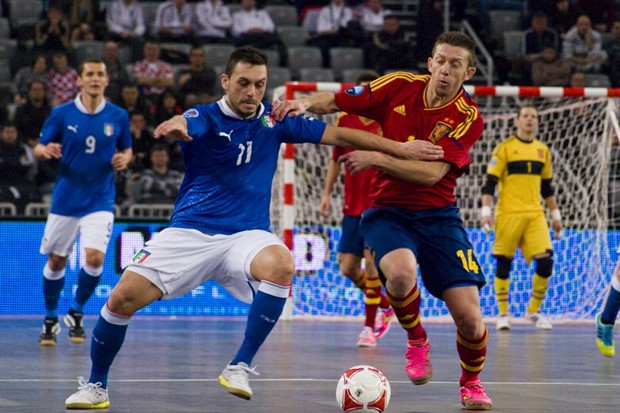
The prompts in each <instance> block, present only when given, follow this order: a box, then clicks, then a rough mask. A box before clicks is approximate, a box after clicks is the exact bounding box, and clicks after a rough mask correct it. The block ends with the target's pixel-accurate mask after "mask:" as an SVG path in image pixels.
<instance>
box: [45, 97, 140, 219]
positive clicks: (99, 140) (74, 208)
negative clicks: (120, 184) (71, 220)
mask: <svg viewBox="0 0 620 413" xmlns="http://www.w3.org/2000/svg"><path fill="white" fill-rule="evenodd" d="M50 142H56V143H60V144H62V157H61V158H60V165H59V166H58V178H57V180H56V185H55V186H54V194H53V196H52V206H51V208H50V212H51V213H54V214H58V215H65V216H72V217H82V216H84V215H87V214H90V213H92V212H97V211H113V210H114V200H115V198H116V187H115V185H114V170H113V168H112V156H114V153H115V152H116V150H117V149H118V150H119V151H123V150H125V149H128V148H131V133H130V131H129V116H128V115H127V111H125V110H124V109H122V108H120V107H118V106H116V105H113V104H111V103H109V102H106V101H103V102H102V103H101V105H99V107H97V109H96V110H95V112H94V113H92V114H91V113H88V111H87V110H86V108H85V107H84V105H83V104H82V102H81V100H80V96H79V95H78V97H76V98H75V100H73V101H72V102H67V103H65V104H63V105H61V106H58V107H56V108H54V109H53V110H52V113H51V114H50V116H49V117H48V118H47V119H46V120H45V123H44V124H43V127H42V128H41V134H40V138H39V143H41V144H43V145H47V144H48V143H50Z"/></svg>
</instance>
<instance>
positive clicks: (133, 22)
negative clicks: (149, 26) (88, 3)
mask: <svg viewBox="0 0 620 413" xmlns="http://www.w3.org/2000/svg"><path fill="white" fill-rule="evenodd" d="M106 27H107V32H108V33H107V36H108V39H110V40H114V41H117V42H121V43H122V44H126V45H128V46H129V47H131V55H132V60H133V61H135V60H138V59H139V58H140V54H141V53H142V37H143V36H144V34H145V33H146V23H145V22H144V10H143V9H142V5H141V4H140V3H139V2H138V0H114V1H113V2H111V3H109V4H108V5H107V6H106Z"/></svg>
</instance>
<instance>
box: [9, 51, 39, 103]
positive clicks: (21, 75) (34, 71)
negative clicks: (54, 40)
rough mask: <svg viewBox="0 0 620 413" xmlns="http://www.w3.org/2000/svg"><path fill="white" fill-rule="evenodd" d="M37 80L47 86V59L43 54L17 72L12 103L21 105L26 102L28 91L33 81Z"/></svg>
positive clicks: (14, 79) (36, 56)
mask: <svg viewBox="0 0 620 413" xmlns="http://www.w3.org/2000/svg"><path fill="white" fill-rule="evenodd" d="M35 80H38V81H41V82H43V83H44V84H45V85H47V58H46V57H45V55H43V54H37V55H35V56H34V58H33V61H32V64H30V65H28V66H24V67H22V68H21V69H19V70H18V71H17V73H16V74H15V77H14V78H13V83H14V84H15V88H16V89H17V94H16V95H15V99H14V103H15V104H17V105H21V104H23V103H25V102H26V100H27V95H28V90H29V89H30V85H31V84H32V82H33V81H35Z"/></svg>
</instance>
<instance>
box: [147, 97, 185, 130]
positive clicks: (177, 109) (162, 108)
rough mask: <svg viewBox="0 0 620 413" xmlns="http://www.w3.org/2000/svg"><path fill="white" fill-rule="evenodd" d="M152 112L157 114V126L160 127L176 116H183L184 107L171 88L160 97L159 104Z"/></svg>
mask: <svg viewBox="0 0 620 413" xmlns="http://www.w3.org/2000/svg"><path fill="white" fill-rule="evenodd" d="M152 112H153V113H154V114H155V124H157V125H159V124H160V123H162V122H165V121H166V120H168V119H170V118H171V117H173V116H175V115H180V114H182V113H183V106H182V105H181V104H180V103H179V99H178V98H177V95H176V93H174V91H173V90H172V88H169V89H166V90H165V91H164V93H162V94H161V95H160V96H159V102H157V103H156V104H155V105H154V108H153V110H152Z"/></svg>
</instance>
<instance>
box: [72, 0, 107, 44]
mask: <svg viewBox="0 0 620 413" xmlns="http://www.w3.org/2000/svg"><path fill="white" fill-rule="evenodd" d="M65 14H66V15H67V16H68V17H69V27H70V28H71V41H72V42H75V41H78V40H96V39H98V38H101V35H100V33H99V32H100V28H103V27H102V23H101V22H103V21H104V16H102V15H101V7H100V5H99V0H72V1H71V6H70V8H69V10H67V11H65ZM103 26H105V25H103Z"/></svg>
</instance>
